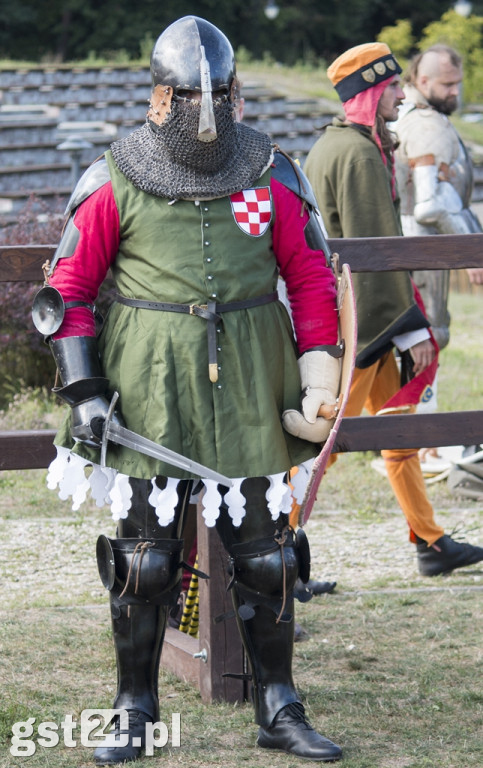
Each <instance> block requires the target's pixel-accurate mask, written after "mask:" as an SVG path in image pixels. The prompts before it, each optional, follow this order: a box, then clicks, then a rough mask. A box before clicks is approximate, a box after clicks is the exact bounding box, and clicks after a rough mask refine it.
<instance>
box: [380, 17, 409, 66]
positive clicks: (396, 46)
mask: <svg viewBox="0 0 483 768" xmlns="http://www.w3.org/2000/svg"><path fill="white" fill-rule="evenodd" d="M376 39H377V41H378V42H380V43H386V45H388V46H389V48H390V49H391V51H392V52H393V54H394V55H395V57H396V59H397V60H398V61H399V63H400V65H401V67H402V68H403V69H404V68H405V66H406V63H407V59H408V57H409V56H410V54H411V51H412V50H413V49H414V45H415V42H416V41H415V39H414V35H413V33H412V26H411V22H410V21H409V19H398V21H396V23H395V24H394V26H392V27H383V28H382V29H381V31H380V32H379V34H378V35H377V38H376Z"/></svg>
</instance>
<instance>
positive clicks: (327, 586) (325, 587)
mask: <svg viewBox="0 0 483 768" xmlns="http://www.w3.org/2000/svg"><path fill="white" fill-rule="evenodd" d="M305 586H306V587H307V589H309V590H310V591H311V592H312V594H313V595H323V594H325V593H326V592H329V593H330V592H333V591H334V589H335V588H336V586H337V582H336V581H312V579H309V580H308V582H307V584H306V585H305Z"/></svg>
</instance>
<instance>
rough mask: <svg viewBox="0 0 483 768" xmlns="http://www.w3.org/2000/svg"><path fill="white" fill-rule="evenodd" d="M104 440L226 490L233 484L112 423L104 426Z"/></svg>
mask: <svg viewBox="0 0 483 768" xmlns="http://www.w3.org/2000/svg"><path fill="white" fill-rule="evenodd" d="M104 439H107V440H111V442H113V443H117V444H118V445H124V446H125V447H126V448H131V449H132V450H133V451H137V452H138V453H143V454H145V455H146V456H151V458H153V459H158V460H160V461H165V462H166V464H171V465H172V466H174V467H179V468H180V469H184V470H186V471H187V472H193V473H194V474H195V475H199V476H200V477H203V478H206V479H208V480H216V482H217V483H220V484H221V485H226V486H228V488H231V487H232V486H233V482H232V481H231V480H230V478H229V477H225V475H221V474H220V473H219V472H215V470H214V469H210V468H209V467H205V466H204V465H203V464H198V462H197V461H192V460H191V459H188V458H186V456H182V455H181V454H180V453H176V451H172V450H171V449H170V448H164V447H163V446H162V445H159V444H158V443H155V442H154V440H149V438H147V437H143V436H142V435H138V434H137V433H136V432H133V431H132V430H130V429H127V428H126V427H121V426H120V425H119V424H115V423H113V422H112V421H109V422H108V423H107V424H106V426H105V438H104Z"/></svg>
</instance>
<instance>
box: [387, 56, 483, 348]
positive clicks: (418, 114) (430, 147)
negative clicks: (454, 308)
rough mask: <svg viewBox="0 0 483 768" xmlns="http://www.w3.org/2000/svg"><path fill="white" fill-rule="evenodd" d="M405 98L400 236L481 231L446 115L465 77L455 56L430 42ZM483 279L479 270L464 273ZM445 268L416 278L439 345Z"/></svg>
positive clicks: (444, 325) (466, 169)
mask: <svg viewBox="0 0 483 768" xmlns="http://www.w3.org/2000/svg"><path fill="white" fill-rule="evenodd" d="M406 79H407V81H408V82H407V84H406V85H405V86H404V93H405V100H404V102H403V104H402V106H401V109H400V110H399V116H398V120H397V121H396V123H395V124H394V126H392V127H393V129H394V130H395V132H396V134H397V137H398V142H399V146H398V148H397V150H396V173H397V179H398V185H399V190H400V193H401V224H402V229H403V233H404V234H405V235H413V236H415V235H438V234H442V235H451V234H454V235H462V234H467V233H472V232H481V231H482V227H481V224H480V222H479V220H478V217H477V216H476V214H475V212H474V211H473V210H472V209H471V206H470V203H471V196H472V192H473V164H472V161H471V158H470V156H469V154H468V151H467V149H466V147H465V145H464V144H463V142H462V140H461V138H460V136H459V135H458V132H457V131H456V129H455V127H454V126H453V124H452V123H451V121H450V120H449V116H450V115H451V114H453V112H454V111H455V110H456V109H457V106H458V99H459V96H460V90H461V82H462V79H463V68H462V60H461V57H460V55H459V54H458V53H457V52H456V51H455V50H454V49H453V48H450V47H449V46H446V45H434V46H432V47H431V48H428V49H427V50H426V51H424V52H423V53H420V54H419V55H418V56H416V57H415V58H414V59H413V60H412V62H411V64H410V67H409V71H408V73H407V78H406ZM466 271H467V273H468V276H469V279H470V282H471V283H474V284H482V283H483V267H482V268H474V269H467V270H466ZM449 279H450V272H449V270H420V271H416V272H415V273H414V280H415V282H416V284H417V286H418V288H419V290H420V292H421V295H422V297H423V300H424V304H425V307H426V313H427V316H428V319H429V321H430V323H431V329H432V331H433V333H434V336H435V338H436V341H437V342H438V345H439V348H440V349H443V348H444V347H445V346H446V345H447V344H448V342H449V337H450V330H449V327H450V315H449V311H448V293H449Z"/></svg>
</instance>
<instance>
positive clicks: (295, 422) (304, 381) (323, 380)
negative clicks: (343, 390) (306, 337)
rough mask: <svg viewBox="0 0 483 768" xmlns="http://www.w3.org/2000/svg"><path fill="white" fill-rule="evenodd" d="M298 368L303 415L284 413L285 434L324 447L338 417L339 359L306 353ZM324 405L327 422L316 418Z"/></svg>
mask: <svg viewBox="0 0 483 768" xmlns="http://www.w3.org/2000/svg"><path fill="white" fill-rule="evenodd" d="M298 364H299V371H300V381H301V385H302V393H303V397H302V408H301V410H302V412H301V413H300V412H299V411H295V410H288V411H284V412H283V415H282V423H283V426H284V427H285V429H286V430H287V432H290V434H291V435H295V437H300V438H302V439H303V440H309V441H310V442H312V443H323V442H325V440H327V438H328V436H329V432H330V430H331V429H332V425H333V423H334V419H335V417H336V415H337V395H338V392H339V383H340V368H341V358H336V357H332V355H329V353H328V352H323V351H322V350H312V351H309V352H305V353H304V354H303V355H302V357H300V358H299V361H298ZM323 405H325V406H329V408H326V409H325V410H326V412H327V413H326V416H327V418H324V417H323V416H318V412H319V408H320V407H321V406H323ZM331 406H332V407H331Z"/></svg>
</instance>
